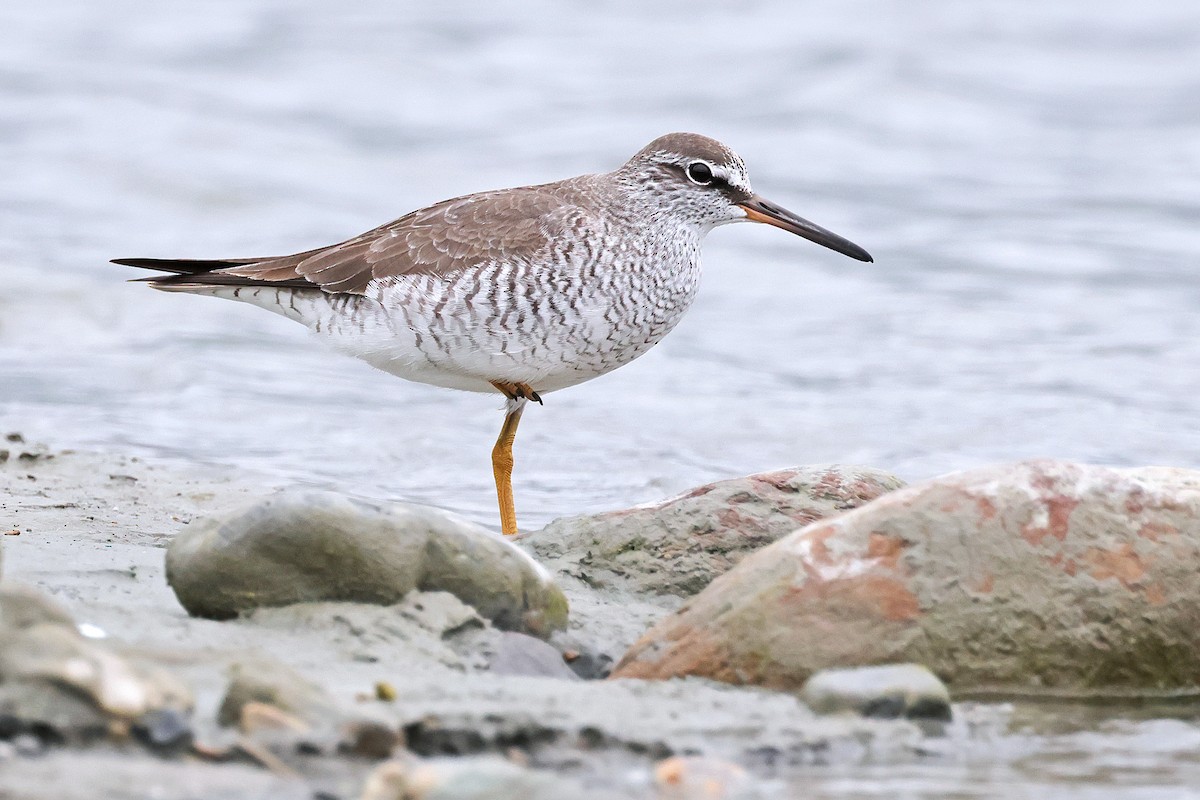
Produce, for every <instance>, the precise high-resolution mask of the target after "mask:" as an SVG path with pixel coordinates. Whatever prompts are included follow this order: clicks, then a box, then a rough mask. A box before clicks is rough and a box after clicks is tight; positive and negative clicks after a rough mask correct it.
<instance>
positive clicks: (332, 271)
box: [219, 187, 586, 294]
mask: <svg viewBox="0 0 1200 800" xmlns="http://www.w3.org/2000/svg"><path fill="white" fill-rule="evenodd" d="M585 219H586V214H585V212H584V211H583V209H581V208H579V207H578V206H575V205H573V204H572V203H570V202H569V201H566V200H564V198H563V197H562V196H560V195H558V194H556V193H554V192H552V191H549V190H547V188H545V187H530V188H526V189H507V190H503V191H496V192H482V193H480V194H473V195H467V196H466V197H459V198H455V199H453V200H446V201H443V202H441V203H437V204H435V205H432V206H429V207H428V208H423V209H421V210H419V211H414V212H412V213H411V214H407V215H405V216H403V217H401V218H400V219H398V220H396V221H395V222H389V223H388V224H386V225H382V226H380V227H378V228H375V229H374V230H371V231H367V232H366V233H364V234H362V235H361V236H356V237H354V238H353V239H349V240H347V241H345V242H342V243H341V244H336V245H332V246H330V247H325V248H321V249H319V250H312V251H309V252H307V253H298V254H296V255H294V256H284V257H282V258H275V259H270V260H265V261H261V262H255V263H250V264H239V265H237V266H232V267H226V268H223V269H221V270H219V273H220V274H222V275H229V276H241V277H244V278H249V279H251V280H253V281H255V282H258V281H265V282H270V283H275V282H278V283H285V282H286V283H288V284H289V285H295V284H296V281H297V279H303V280H304V281H306V282H308V283H310V284H312V285H314V286H316V287H319V288H321V289H323V290H324V291H326V292H346V293H351V294H363V293H364V292H366V290H367V286H368V285H369V284H370V283H371V281H373V280H376V279H379V278H388V277H393V276H398V275H412V274H421V273H425V274H436V275H445V274H449V273H452V272H454V271H457V270H460V269H465V268H469V267H471V266H474V265H477V264H481V263H484V262H488V261H495V260H503V259H521V258H527V257H529V256H531V255H533V254H535V253H537V252H538V251H540V250H542V249H544V248H545V247H547V246H548V244H549V243H550V241H551V240H552V239H554V238H555V237H557V236H558V235H560V234H561V233H562V232H564V231H565V230H566V229H567V228H568V227H572V226H578V225H582V224H586V223H585Z"/></svg>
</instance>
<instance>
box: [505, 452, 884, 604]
mask: <svg viewBox="0 0 1200 800" xmlns="http://www.w3.org/2000/svg"><path fill="white" fill-rule="evenodd" d="M903 485H904V484H903V481H901V480H900V479H899V478H897V477H896V476H894V475H891V474H889V473H886V472H883V471H881V470H876V469H871V468H869V467H844V466H820V467H814V466H809V467H795V468H793V469H784V470H778V471H776V472H763V473H759V474H756V475H748V476H746V477H744V478H734V479H732V480H725V481H718V482H716V483H711V484H708V485H706V486H700V487H697V488H695V489H691V490H689V491H687V492H685V493H683V494H681V495H679V496H677V497H672V498H670V499H668V500H663V501H662V502H659V503H654V504H649V505H644V506H638V507H636V508H631V509H626V510H622V511H612V512H608V513H605V514H596V515H592V516H582V517H569V518H566V519H559V520H555V521H554V522H552V523H550V524H549V525H547V526H546V527H545V528H544V529H543V530H541V531H538V532H536V533H532V534H529V535H528V536H526V537H524V538H523V539H522V543H523V544H525V545H526V546H528V547H530V548H532V549H533V551H534V552H535V553H537V554H538V555H539V556H540V557H542V558H543V560H545V561H546V563H547V564H549V565H550V566H552V567H553V568H555V569H556V570H558V571H561V572H567V573H568V574H571V575H574V576H576V577H578V578H581V579H582V580H584V581H585V582H586V583H589V584H591V585H608V584H612V585H616V586H622V587H627V588H630V589H634V590H636V591H641V592H651V593H656V594H674V595H681V596H687V595H692V594H695V593H697V592H699V591H700V590H701V589H703V588H704V587H705V586H707V585H708V584H709V582H711V581H712V580H713V578H715V577H717V576H718V575H721V574H722V573H724V572H726V571H728V570H729V568H730V567H732V566H733V565H734V564H736V563H737V562H738V561H740V560H741V559H742V558H743V557H744V556H746V555H747V554H748V553H751V552H753V551H754V550H757V549H759V548H761V547H764V546H766V545H768V544H770V543H771V542H774V541H775V540H776V539H779V538H780V537H782V536H784V535H786V534H788V533H791V532H792V531H794V530H796V528H798V527H801V526H803V525H807V524H809V523H810V522H813V521H815V520H819V519H824V518H826V517H829V516H832V515H834V514H838V513H841V512H843V511H846V510H848V509H852V508H857V507H858V506H861V505H863V504H864V503H868V502H870V501H871V500H874V499H875V498H877V497H879V496H881V495H883V494H886V493H887V492H890V491H893V490H895V489H898V488H900V487H901V486H903Z"/></svg>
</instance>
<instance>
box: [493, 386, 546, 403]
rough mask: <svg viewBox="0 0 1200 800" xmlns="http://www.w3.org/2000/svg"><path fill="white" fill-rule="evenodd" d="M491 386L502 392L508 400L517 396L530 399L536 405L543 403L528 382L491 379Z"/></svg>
mask: <svg viewBox="0 0 1200 800" xmlns="http://www.w3.org/2000/svg"><path fill="white" fill-rule="evenodd" d="M492 386H495V387H496V390H497V391H499V392H500V393H502V394H503V395H504V396H505V397H507V398H508V399H509V400H516V399H517V398H518V397H520V398H524V399H526V400H532V401H533V402H535V403H537V404H538V405H543V403H542V398H541V396H540V395H538V393H537V392H535V391H534V390H533V387H531V386H530V385H529V384H528V383H506V382H504V381H492Z"/></svg>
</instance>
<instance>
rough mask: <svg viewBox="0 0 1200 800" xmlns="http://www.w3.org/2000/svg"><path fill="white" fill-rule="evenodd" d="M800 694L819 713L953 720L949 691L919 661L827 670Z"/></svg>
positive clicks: (812, 680)
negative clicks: (850, 712) (849, 712)
mask: <svg viewBox="0 0 1200 800" xmlns="http://www.w3.org/2000/svg"><path fill="white" fill-rule="evenodd" d="M800 697H801V699H802V700H804V702H805V703H806V704H807V705H808V707H809V708H811V709H812V710H813V711H815V712H816V713H818V714H837V713H840V712H845V711H852V712H854V713H856V714H861V715H862V716H864V717H876V718H880V719H898V718H901V717H903V718H907V719H928V720H942V721H948V720H949V719H950V692H949V690H947V689H946V685H945V684H944V683H942V682H941V681H940V680H938V677H937V676H936V675H934V674H933V673H932V672H930V671H929V670H928V669H926V668H925V667H923V666H921V665H920V664H885V665H881V666H876V667H857V668H854V669H826V670H821V671H820V672H818V673H816V674H815V675H813V676H812V677H811V678H809V679H808V680H807V681H806V682H805V684H804V687H803V688H802V689H801V691H800Z"/></svg>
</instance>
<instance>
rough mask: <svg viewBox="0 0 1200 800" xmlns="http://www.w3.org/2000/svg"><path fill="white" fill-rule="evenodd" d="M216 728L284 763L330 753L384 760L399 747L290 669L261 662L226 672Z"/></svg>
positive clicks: (380, 727) (387, 733)
mask: <svg viewBox="0 0 1200 800" xmlns="http://www.w3.org/2000/svg"><path fill="white" fill-rule="evenodd" d="M217 722H218V723H219V724H221V725H224V726H231V725H235V724H236V725H237V727H238V729H239V730H240V731H241V732H242V733H243V734H246V736H247V737H249V738H250V739H252V740H253V744H254V745H257V746H258V747H259V748H260V749H258V750H257V751H256V752H262V749H261V748H265V749H266V750H267V751H269V752H271V753H272V754H274V755H275V756H278V757H281V758H284V759H287V758H289V757H293V756H297V755H306V754H307V755H311V754H315V753H333V752H335V751H338V752H343V753H349V754H352V755H357V756H362V757H366V758H386V757H387V756H389V755H390V754H391V752H392V749H393V748H395V747H396V746H397V745H399V744H400V743H401V742H402V738H401V735H400V732H399V730H398V729H397V728H395V727H394V726H391V725H388V724H385V723H382V722H380V721H378V720H376V719H371V718H368V717H366V716H363V713H362V710H361V709H354V710H351V709H348V708H345V707H343V706H341V705H340V704H338V703H337V701H336V700H334V698H333V697H332V696H331V695H330V694H329V693H328V692H326V691H325V690H324V689H322V688H321V687H319V686H317V685H316V684H314V683H312V682H311V681H309V680H308V679H306V678H305V677H304V676H302V675H300V674H299V673H297V672H296V671H295V670H293V669H292V668H291V667H288V666H286V665H285V664H282V663H280V662H278V661H275V660H273V659H270V658H265V657H257V658H252V659H246V660H244V661H240V662H237V663H235V664H233V665H232V666H231V667H230V683H229V687H228V688H227V689H226V690H225V697H224V699H222V701H221V707H220V709H219V710H218V712H217ZM246 742H247V740H246V739H241V740H239V744H240V745H242V746H244V745H245V744H246Z"/></svg>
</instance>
